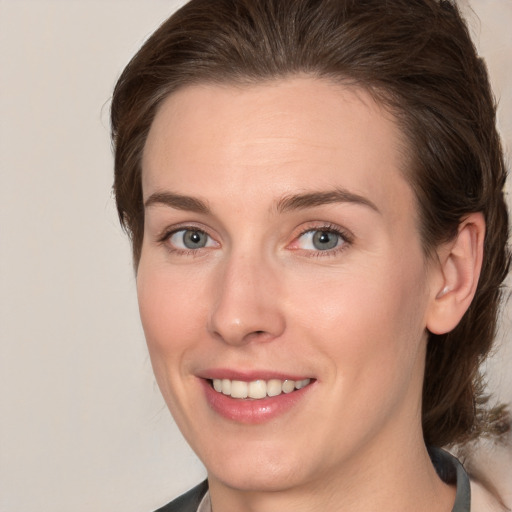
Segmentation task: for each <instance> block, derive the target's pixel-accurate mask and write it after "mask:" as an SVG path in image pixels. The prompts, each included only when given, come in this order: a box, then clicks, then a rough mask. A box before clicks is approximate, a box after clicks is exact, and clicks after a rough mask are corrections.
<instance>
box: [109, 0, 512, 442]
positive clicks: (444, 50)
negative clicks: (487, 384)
mask: <svg viewBox="0 0 512 512" xmlns="http://www.w3.org/2000/svg"><path fill="white" fill-rule="evenodd" d="M296 74H308V75H311V76H315V77H319V78H326V79H329V80H334V81H337V82H339V81H343V82H344V83H347V82H350V83H354V84H356V85H357V86H360V87H364V88H365V89H366V90H368V91H370V92H371V93H372V94H373V95H374V97H375V98H376V99H377V100H378V101H380V102H381V103H382V104H384V105H385V106H386V107H387V108H388V109H389V110H390V111H391V112H392V113H393V115H394V116H395V118H396V119H397V121H398V123H399V125H400V127H401V128H402V131H403V133H404V135H405V137H406V139H407V141H408V148H409V152H410V155H408V157H409V162H408V163H409V166H408V170H407V171H406V177H407V179H408V180H409V182H410V184H411V186H412V188H413V190H414V192H415V194H416V197H417V201H418V205H419V211H420V219H421V234H422V240H423V243H424V248H425V252H426V254H429V253H430V252H431V251H432V249H433V248H435V247H436V246H437V245H438V244H439V243H441V242H443V241H446V240H449V239H450V238H451V237H453V236H454V235H455V234H456V232H457V227H458V225H459V223H460V222H461V220H462V219H463V218H464V216H465V215H467V214H469V213H471V212H482V213H483V214H484V216H485V220H486V224H487V232H486V238H485V248H484V251H485V256H484V263H483V269H482V273H481V277H480V281H479V285H478V289H477V292H476V295H475V298H474V300H473V303H472V305H471V307H470V308H469V310H468V311H467V313H466V315H465V316H464V317H463V319H462V321H461V322H460V324H459V325H458V326H457V327H456V328H455V329H454V330H453V331H452V332H450V333H448V334H445V335H430V338H429V342H428V348H427V360H426V370H425V382H424V392H423V431H424V436H425V440H426V442H427V443H429V444H433V445H438V446H440V445H445V444H449V443H455V442H460V441H464V440H467V439H468V438H471V437H474V436H477V435H480V434H481V433H482V432H483V429H484V428H485V427H486V425H487V427H489V424H490V423H492V428H494V429H495V430H496V429H497V430H506V428H507V422H506V421H505V420H503V418H504V415H502V414H497V410H496V409H495V410H494V412H493V413H494V414H495V415H496V414H497V418H498V419H499V420H500V421H495V422H489V421H487V420H488V419H489V417H490V416H489V415H490V414H491V413H489V411H487V410H486V409H485V399H483V398H482V396H483V395H482V380H481V376H480V373H479V366H480V363H481V362H482V360H483V359H484V358H485V357H486V355H487V354H488V352H489V350H490V348H491V346H492V343H493V340H494V337H495V332H496V319H497V315H498V309H499V299H500V290H501V283H502V282H503V280H504V278H505V276H506V274H507V271H508V264H509V255H508V249H507V238H508V216H507V209H506V205H505V201H504V197H503V187H504V184H505V178H506V172H505V168H504V162H503V154H502V150H501V146H500V140H499V137H498V134H497V131H496V128H495V103H494V99H493V96H492V93H491V90H490V86H489V82H488V77H487V72H486V69H485V65H484V63H483V62H482V60H481V59H479V58H478V57H477V55H476V51H475V48H474V46H473V44H472V42H471V39H470V36H469V33H468V30H467V27H466V25H465V23H464V22H463V21H462V19H461V16H460V14H459V12H458V10H457V8H456V6H455V5H454V4H453V3H452V2H449V1H446V0H441V1H438V0H388V1H385V2H384V1H382V0H215V2H212V1H211V0H192V1H191V2H189V3H187V4H186V5H185V6H184V7H182V8H181V9H180V10H178V11H177V12H176V13H175V14H174V15H173V16H171V17H170V18H169V19H168V20H167V21H166V22H165V23H164V24H163V25H162V26H161V27H160V28H159V29H158V30H157V31H156V32H155V33H154V34H153V35H152V36H151V37H150V38H149V39H148V41H147V42H146V43H145V44H144V46H143V47H142V48H141V49H140V50H139V52H138V53H137V55H135V57H134V58H133V59H132V60H131V62H130V63H129V64H128V66H127V67H126V69H125V70H124V72H123V73H122V75H121V77H120V78H119V81H118V83H117V85H116V88H115V91H114V96H113V100H112V134H113V141H114V148H115V182H114V190H115V194H116V200H117V207H118V212H119V216H120V219H121V223H122V224H123V226H124V227H125V229H126V230H127V232H128V233H129V235H130V236H131V238H132V244H133V257H134V263H135V266H137V264H138V261H139V258H140V251H141V245H142V239H143V229H144V211H143V204H142V186H141V156H142V152H143V149H144V144H145V141H146V137H147V134H148V131H149V128H150V126H151V123H152V121H153V119H154V116H155V113H156V111H157V109H158V107H159V106H160V104H161V102H162V100H163V99H164V98H166V97H167V96H168V95H169V94H171V93H172V92H173V91H175V90H176V89H177V88H179V87H183V86H186V85H188V84H193V83H198V82H202V83H203V82H210V83H226V82H228V83H260V82H262V81H265V80H272V79H277V78H284V77H287V76H290V75H296ZM486 411H487V412H486ZM498 412H500V411H498Z"/></svg>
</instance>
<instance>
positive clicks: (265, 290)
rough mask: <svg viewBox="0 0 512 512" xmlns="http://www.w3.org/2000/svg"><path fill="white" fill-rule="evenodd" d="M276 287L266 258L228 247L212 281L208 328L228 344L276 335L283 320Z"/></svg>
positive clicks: (275, 276)
mask: <svg viewBox="0 0 512 512" xmlns="http://www.w3.org/2000/svg"><path fill="white" fill-rule="evenodd" d="M278 288H279V283H278V275H277V272H276V269H275V267H274V265H272V262H271V261H269V258H266V257H265V255H263V254H261V253H258V252H256V251H254V250H252V251H251V250H248V249H242V248H238V249H234V250H232V251H231V253H230V254H229V256H227V257H226V260H225V261H223V263H222V270H221V271H220V272H219V279H218V281H217V282H216V290H215V300H214V303H213V307H212V311H211V317H210V325H209V329H210V331H211V332H213V333H214V334H215V335H216V336H219V337H220V338H222V340H224V341H225V342H226V343H229V344H243V343H247V342H249V341H251V340H256V339H258V340H260V341H263V340H265V341H269V340H271V339H273V338H275V337H277V336H279V335H280V334H281V333H282V331H283V330H284V325H285V322H284V316H283V314H282V311H281V310H280V308H279V303H278V300H277V297H278Z"/></svg>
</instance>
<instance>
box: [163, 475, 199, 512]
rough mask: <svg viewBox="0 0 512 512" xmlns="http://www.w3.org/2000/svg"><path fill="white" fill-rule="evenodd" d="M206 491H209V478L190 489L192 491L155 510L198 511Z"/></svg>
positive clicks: (167, 511)
mask: <svg viewBox="0 0 512 512" xmlns="http://www.w3.org/2000/svg"><path fill="white" fill-rule="evenodd" d="M206 491H208V480H205V481H204V482H202V483H200V484H199V485H197V486H196V487H194V488H193V489H190V491H188V492H186V493H185V494H182V495H181V496H180V497H179V498H176V499H175V500H173V501H171V503H168V504H167V505H165V506H164V507H162V508H159V509H158V510H155V512H196V510H197V507H199V503H201V500H202V499H203V496H204V495H205V494H206Z"/></svg>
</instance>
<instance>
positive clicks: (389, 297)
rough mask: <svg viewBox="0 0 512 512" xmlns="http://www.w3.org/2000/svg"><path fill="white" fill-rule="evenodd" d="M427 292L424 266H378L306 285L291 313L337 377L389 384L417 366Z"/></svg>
mask: <svg viewBox="0 0 512 512" xmlns="http://www.w3.org/2000/svg"><path fill="white" fill-rule="evenodd" d="M424 288H425V285H424V278H423V270H422V267H421V266H419V265H418V266H417V267H416V268H414V267H413V266H412V265H410V266H409V268H407V267H403V266H402V267H401V268H400V269H398V271H397V269H396V268H395V267H393V266H389V268H385V267H384V266H383V265H382V264H381V265H378V263H377V262H375V265H372V266H367V267H365V268H361V269H355V268H352V269H351V272H346V273H341V272H340V273H339V274H337V275H336V274H332V273H331V275H329V276H327V275H326V276H322V275H317V276H316V279H314V280H311V281H303V282H302V284H301V286H300V289H297V290H296V292H297V293H295V294H294V297H295V299H294V301H293V304H290V306H289V309H290V311H294V312H295V313H294V315H295V318H296V319H297V320H298V331H302V332H308V333H309V336H310V337H311V338H313V339H315V343H314V344H312V347H314V350H315V351H317V352H323V353H324V354H325V356H326V357H328V358H329V359H330V360H331V362H332V364H333V365H335V366H336V367H337V368H336V374H337V375H338V377H339V376H347V375H348V374H351V375H352V376H353V377H354V378H355V379H356V378H357V379H358V380H360V379H362V378H363V376H364V375H368V378H369V379H370V380H372V379H374V377H375V376H379V378H381V379H383V380H384V381H386V382H388V381H390V380H392V378H393V373H396V372H402V371H405V370H406V369H407V368H408V367H409V368H411V367H412V366H413V365H414V364H415V361H416V358H417V356H418V350H419V348H420V347H421V344H422V341H423V339H424V333H425V327H424V309H425V305H426V302H425V296H422V290H424ZM375 381H376V382H377V381H378V379H375Z"/></svg>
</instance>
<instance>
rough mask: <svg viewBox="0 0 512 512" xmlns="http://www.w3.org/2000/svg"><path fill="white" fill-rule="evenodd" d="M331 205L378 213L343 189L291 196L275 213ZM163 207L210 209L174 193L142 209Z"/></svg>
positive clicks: (152, 200)
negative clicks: (366, 208) (349, 205)
mask: <svg viewBox="0 0 512 512" xmlns="http://www.w3.org/2000/svg"><path fill="white" fill-rule="evenodd" d="M332 203H353V204H359V205H362V206H366V207H368V208H371V209H372V210H374V211H376V212H377V213H380V211H379V209H378V208H377V206H376V205H375V204H374V203H373V202H372V201H370V200H369V199H367V198H366V197H363V196H360V195H359V194H354V193H353V192H349V191H348V190H345V189H340V188H338V189H335V190H330V191H324V192H307V193H304V194H293V195H288V196H285V197H283V198H281V199H280V200H279V201H277V203H276V205H275V209H276V211H277V213H285V212H289V211H293V210H305V209H308V208H314V207H315V206H323V205H326V204H332ZM154 205H163V206H168V207H170V208H175V209H177V210H184V211H189V212H195V213H203V214H209V213H210V212H211V211H210V207H209V206H208V204H207V203H206V202H204V201H202V200H201V199H198V198H196V197H191V196H184V195H181V194H176V193H174V192H155V193H154V194H151V195H150V196H149V197H148V198H147V199H146V201H145V203H144V207H145V208H149V207H150V206H154Z"/></svg>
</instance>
